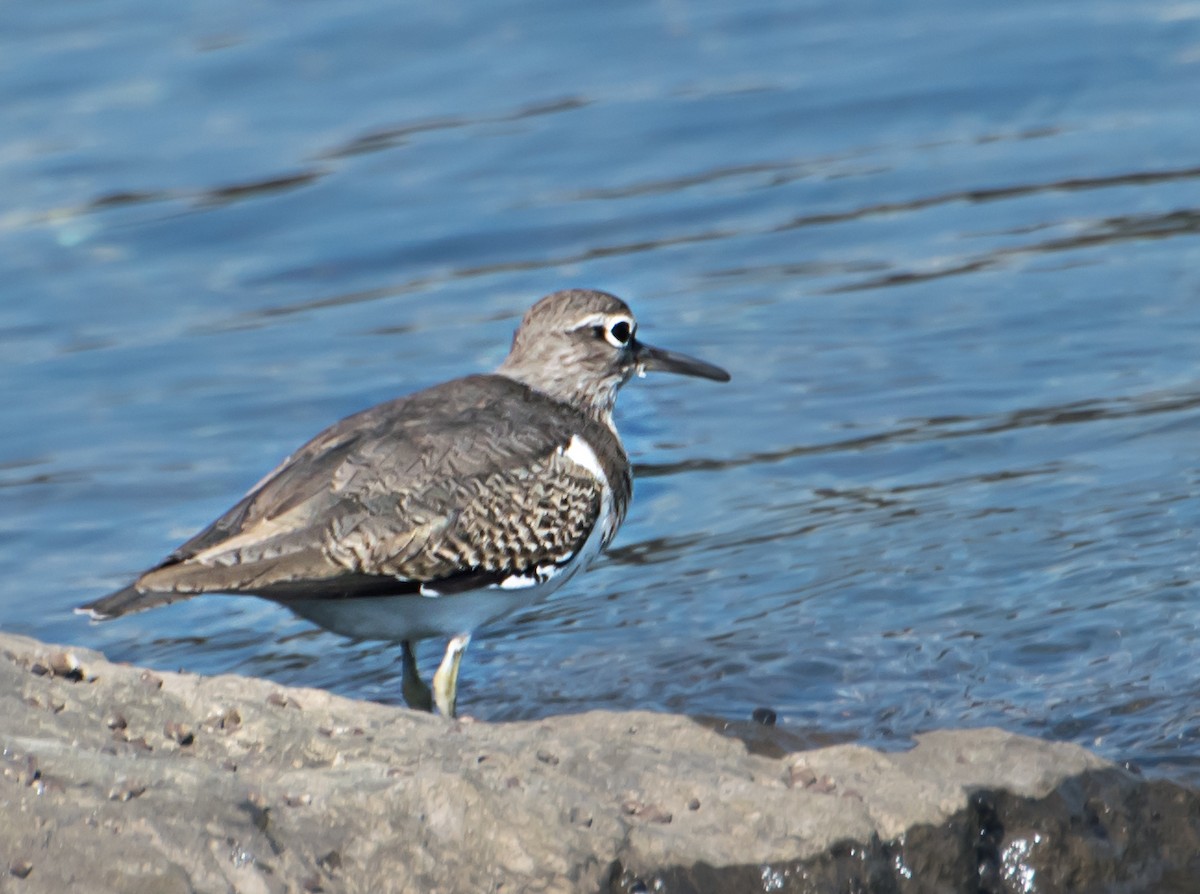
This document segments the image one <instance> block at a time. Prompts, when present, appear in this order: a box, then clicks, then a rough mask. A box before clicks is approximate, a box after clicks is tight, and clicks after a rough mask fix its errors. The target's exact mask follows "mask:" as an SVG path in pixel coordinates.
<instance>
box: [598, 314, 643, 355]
mask: <svg viewBox="0 0 1200 894" xmlns="http://www.w3.org/2000/svg"><path fill="white" fill-rule="evenodd" d="M635 331H636V325H635V324H634V322H633V320H631V319H629V317H616V318H615V319H611V320H609V322H608V324H607V325H606V326H605V327H604V340H605V341H607V342H608V343H609V344H610V345H612V346H613V347H614V348H624V347H626V346H627V345H628V344H629V343H630V342H631V341H633V334H634V332H635Z"/></svg>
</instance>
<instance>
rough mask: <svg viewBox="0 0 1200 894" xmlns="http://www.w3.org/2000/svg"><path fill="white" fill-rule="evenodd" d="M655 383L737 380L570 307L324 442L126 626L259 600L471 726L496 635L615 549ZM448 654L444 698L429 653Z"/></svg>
mask: <svg viewBox="0 0 1200 894" xmlns="http://www.w3.org/2000/svg"><path fill="white" fill-rule="evenodd" d="M647 370H661V371H664V372H673V373H680V374H682V375H688V376H699V377H701V378H705V379H713V380H715V381H719V382H725V381H728V380H729V374H728V373H727V372H725V370H723V369H721V368H719V367H716V366H713V365H712V364H709V363H705V362H704V361H702V360H697V359H695V358H693V357H688V356H685V355H683V354H678V353H675V352H672V351H666V350H663V349H661V348H654V347H650V346H649V345H646V344H644V343H642V342H641V341H639V340H638V338H637V323H636V321H635V320H634V317H633V313H632V312H631V311H630V309H629V307H628V306H627V305H626V304H625V302H623V301H621V300H620V299H619V298H617V297H615V296H613V295H609V294H607V293H605V292H597V291H590V290H583V289H571V290H567V291H561V292H555V293H554V294H552V295H548V296H546V297H545V298H543V299H542V300H541V301H539V302H538V303H537V304H535V305H534V306H533V307H532V308H530V310H529V311H528V312H527V313H526V314H525V318H524V319H523V320H522V322H521V325H520V328H518V329H517V332H516V335H515V336H514V337H513V343H512V350H511V351H510V352H509V355H508V357H507V359H505V361H504V362H503V363H502V364H500V366H499V368H498V369H497V370H496V371H495V372H494V373H492V374H490V375H473V376H467V377H465V378H461V379H454V380H453V381H450V382H446V383H444V384H441V385H435V386H434V387H432V388H428V389H426V390H424V391H419V392H417V393H416V394H411V395H408V396H407V397H400V398H397V399H395V400H391V401H388V402H386V403H382V404H379V405H378V406H375V407H372V408H370V409H368V410H364V411H362V412H360V413H356V414H355V415H353V416H349V417H347V418H346V419H343V420H342V421H341V422H338V423H337V424H335V425H333V426H331V427H330V428H327V429H325V431H323V432H321V433H320V434H319V435H317V436H316V437H315V438H313V439H312V440H311V441H309V442H308V443H307V444H305V445H304V446H303V447H301V448H300V449H299V450H297V451H296V452H295V453H293V454H292V455H291V456H290V457H288V458H287V459H285V460H284V461H283V463H281V464H280V465H279V467H278V468H276V469H275V470H274V471H273V472H271V473H270V474H269V475H267V477H266V478H264V479H263V480H262V481H260V482H259V483H258V484H256V485H255V486H254V487H253V488H252V489H251V490H250V492H249V493H248V494H246V496H244V497H243V498H242V499H241V501H240V502H238V503H237V505H235V506H234V507H233V508H232V509H230V510H229V511H228V512H226V513H225V514H224V515H222V516H221V517H220V518H218V519H217V520H216V521H215V522H213V523H212V524H211V525H209V526H208V527H207V528H205V529H204V530H203V531H201V532H200V533H199V534H197V535H196V536H195V537H193V538H192V539H191V540H188V541H187V542H186V543H184V544H183V545H182V546H180V547H179V548H178V549H176V550H175V551H174V552H173V553H171V554H170V555H169V556H167V558H166V559H164V560H163V561H162V562H161V563H159V564H158V565H155V566H154V567H153V568H150V569H149V570H147V571H145V572H144V573H142V574H141V575H140V576H139V577H138V578H137V580H135V581H134V582H133V583H132V584H131V585H130V586H128V587H125V588H124V589H122V590H118V591H117V592H115V593H112V594H110V595H108V596H105V597H104V598H102V599H98V600H96V601H95V602H91V603H88V604H87V605H84V606H82V607H81V608H79V609H78V611H80V612H83V613H86V614H88V615H90V616H91V617H93V618H95V619H107V618H115V617H118V616H120V615H125V614H129V613H131V612H137V611H142V610H143V609H148V608H154V607H155V606H159V605H166V604H168V603H171V602H175V601H177V600H180V599H187V598H190V597H192V596H197V595H199V594H201V593H231V594H246V595H251V596H260V597H263V598H266V599H271V600H273V601H275V602H278V603H281V604H282V605H284V606H286V607H287V608H289V609H291V610H292V611H293V612H295V613H296V614H297V615H300V616H301V617H303V618H307V619H308V620H310V621H313V622H314V623H316V624H318V625H320V626H321V627H324V628H326V629H327V630H331V631H334V632H336V633H339V634H342V635H343V636H349V637H355V638H360V639H369V640H387V641H392V642H399V643H400V644H401V646H402V658H403V677H402V690H401V691H402V694H403V696H404V698H405V701H406V702H408V704H409V705H411V706H413V707H419V708H423V709H425V710H432V709H433V706H434V704H436V705H437V708H438V710H439V711H440V712H441V713H442V714H444V715H446V716H447V717H453V716H455V709H456V701H457V689H458V669H459V664H460V662H461V660H462V654H463V652H464V650H465V649H466V647H467V645H468V644H469V643H470V640H471V633H472V632H473V631H474V630H476V629H477V628H478V627H480V626H482V625H484V624H487V623H489V622H491V621H495V620H496V619H497V618H500V617H502V616H503V615H506V614H508V613H509V612H511V611H513V610H514V609H516V608H519V607H520V606H523V605H526V604H528V603H530V602H532V601H535V600H537V599H541V598H543V597H544V596H546V595H547V594H549V593H550V592H551V591H553V590H554V589H556V588H558V587H560V586H562V585H563V584H564V583H566V581H567V580H569V579H570V578H571V577H572V576H573V575H574V574H575V573H576V572H578V571H579V569H581V568H583V567H585V566H586V565H587V563H588V562H589V561H591V560H592V559H593V558H595V556H596V554H597V553H599V552H600V550H602V549H603V548H604V547H605V546H607V545H608V543H609V542H610V541H611V540H612V538H613V535H615V534H616V532H617V528H618V526H619V525H620V524H621V522H622V520H623V519H624V518H625V510H626V508H627V507H628V505H629V498H630V495H631V493H632V490H633V479H632V474H631V472H630V466H629V459H628V457H627V456H626V455H625V449H624V447H623V446H622V444H621V439H620V438H619V437H618V435H617V430H616V428H615V427H614V425H613V419H612V411H613V404H614V403H615V401H616V396H617V390H618V389H619V388H620V387H621V386H622V385H624V384H625V383H626V382H627V381H629V379H630V378H631V377H632V376H633V375H634V374H637V375H641V374H643V373H644V372H645V371H647ZM435 636H438V637H440V636H448V637H450V641H449V645H448V646H447V648H446V653H445V657H444V658H443V659H442V662H441V665H440V666H439V667H438V670H437V672H436V673H435V674H434V678H433V690H432V692H430V689H429V687H428V686H426V685H425V684H424V683H423V682H422V681H421V679H420V675H419V674H418V672H417V667H416V661H415V659H414V655H413V651H412V643H413V642H414V641H416V640H420V639H424V638H426V637H435Z"/></svg>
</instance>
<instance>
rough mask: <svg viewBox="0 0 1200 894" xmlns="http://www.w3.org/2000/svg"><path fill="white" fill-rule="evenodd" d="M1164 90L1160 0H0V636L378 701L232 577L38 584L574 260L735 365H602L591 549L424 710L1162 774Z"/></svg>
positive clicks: (498, 346) (1198, 332)
mask: <svg viewBox="0 0 1200 894" xmlns="http://www.w3.org/2000/svg"><path fill="white" fill-rule="evenodd" d="M1198 97H1200V9H1198V8H1197V7H1195V6H1194V5H1187V4H1177V3H1147V2H1144V0H1124V2H1105V3H1091V4H1079V3H1064V2H1044V0H1038V2H1010V3H1004V4H990V5H982V4H975V5H963V4H960V3H950V2H939V0H925V2H917V3H911V4H894V3H859V4H838V3H817V2H804V3H791V4H782V3H777V4H771V3H761V2H759V3H755V2H749V3H738V4H730V3H724V2H717V0H700V2H687V0H673V2H667V0H664V2H660V3H606V4H591V5H584V4H543V3H535V2H526V0H510V2H482V0H472V2H461V3H453V2H451V3H440V4H436V5H434V4H392V3H384V2H380V0H357V2H344V3H338V4H328V3H303V2H300V3H297V2H290V3H275V2H265V0H264V2H256V3H249V4H247V3H241V2H236V3H235V2H231V0H218V2H211V3H207V4H203V5H191V6H188V5H179V4H162V3H155V2H149V0H97V2H93V3H90V4H84V5H81V4H74V3H72V4H68V3H61V2H50V3H41V4H7V5H6V6H5V7H4V9H3V10H2V11H0V196H3V198H2V199H0V394H3V395H4V399H3V400H2V401H0V626H3V628H4V629H6V630H9V631H15V632H20V633H26V634H31V635H34V636H38V637H41V638H43V639H47V640H51V641H58V642H68V643H75V644H79V645H84V646H90V647H94V648H99V649H102V650H104V651H105V652H106V653H107V654H108V655H109V656H110V657H112V658H114V659H118V660H126V661H133V662H139V663H145V664H150V665H153V666H156V667H161V668H171V669H174V668H183V669H186V670H189V671H195V672H203V673H215V672H237V673H248V674H258V675H263V676H266V677H269V678H271V679H274V680H277V681H279V682H282V683H289V684H298V685H306V686H322V687H328V688H330V689H333V690H335V691H338V692H341V693H344V694H348V695H352V696H355V697H361V698H369V699H380V700H384V701H398V700H399V687H398V675H397V666H396V661H397V658H398V652H397V650H396V649H394V648H390V647H381V646H379V645H377V644H364V643H353V642H348V641H346V640H342V639H339V638H338V637H336V636H333V635H331V634H327V633H323V632H320V631H318V630H315V629H313V628H312V627H310V626H309V625H307V624H305V623H303V622H301V621H298V620H296V619H294V618H292V617H291V616H290V615H289V614H288V613H287V612H286V611H284V610H283V609H280V608H277V607H275V606H273V605H271V604H268V603H265V602H260V601H258V600H253V599H237V598H228V597H208V598H203V599H198V600H195V601H193V602H189V603H184V604H180V605H176V606H172V607H170V608H167V609H163V610H160V611H157V612H154V613H150V614H146V615H141V616H137V617H133V618H129V619H125V620H121V621H117V622H112V623H109V624H106V625H89V624H88V623H87V622H86V621H84V620H83V619H80V618H78V617H76V616H74V615H72V614H71V609H72V607H73V606H75V605H76V604H78V603H80V602H82V601H85V600H87V599H91V598H94V597H96V596H98V595H100V594H102V593H103V592H105V591H107V590H109V589H112V588H115V587H118V586H120V585H122V584H124V583H125V582H127V581H128V580H129V578H130V577H131V576H132V575H133V574H134V573H136V572H137V571H138V570H140V569H141V568H143V567H145V566H147V565H149V564H152V563H154V562H156V561H157V560H158V559H159V558H160V557H161V556H162V555H164V554H165V553H166V552H168V551H169V550H170V549H171V548H172V547H173V546H174V545H176V544H177V543H178V542H179V541H181V540H182V539H184V538H185V537H187V536H189V535H190V534H191V533H193V532H194V531H195V530H196V529H198V528H199V527H201V526H202V525H204V524H205V523H207V522H208V521H209V520H210V519H211V518H212V517H214V516H215V515H217V514H218V513H219V512H221V511H223V510H224V509H225V508H226V507H227V506H228V505H230V504H231V503H232V502H233V501H234V500H235V499H236V498H237V497H238V496H240V495H241V493H242V492H244V491H245V490H246V488H248V487H249V486H250V485H251V484H253V483H254V482H255V481H256V480H257V479H258V478H259V477H260V476H261V475H262V474H263V473H264V472H266V471H267V470H268V469H270V468H271V467H272V466H273V465H274V464H275V463H276V462H277V461H278V460H279V459H280V458H282V457H283V456H284V455H285V454H287V453H288V452H289V451H290V450H291V449H292V448H293V447H295V446H296V445H297V444H299V443H300V442H301V441H303V440H305V439H306V438H307V437H309V436H310V435H312V434H313V433H315V432H316V431H317V430H319V429H320V428H322V427H324V426H325V425H327V424H329V423H330V422H333V421H334V420H336V419H338V418H340V417H342V416H344V415H346V414H348V413H350V412H353V411H355V410H358V409H360V408H362V407H365V406H367V405H370V404H372V403H375V402H377V401H380V400H383V399H385V398H388V397H391V396H393V395H395V394H399V393H404V392H407V391H411V390H414V389H416V388H419V387H422V386H425V385H429V384H432V383H434V382H437V381H440V380H443V379H446V378H450V377H452V376H455V375H460V374H463V373H466V372H471V371H476V370H480V369H487V368H490V367H491V366H493V365H495V364H496V363H497V362H499V360H500V359H501V358H502V356H503V354H504V352H505V349H506V347H507V343H508V340H509V338H510V336H511V332H512V329H513V327H514V325H515V323H516V320H517V319H518V318H519V315H520V314H521V312H522V311H523V310H524V309H525V308H526V307H527V306H528V305H529V304H530V303H532V301H533V300H534V299H536V298H537V297H539V296H540V295H542V294H544V293H546V292H549V291H552V290H554V289H556V288H560V287H563V286H567V285H587V286H594V287H599V288H605V289H609V290H611V291H615V292H617V293H618V294H621V295H622V296H624V297H626V298H627V299H628V300H629V301H630V302H631V304H632V305H633V306H634V308H635V310H636V311H637V312H638V313H639V316H640V320H641V323H642V327H641V332H642V334H643V335H644V337H645V339H646V340H647V341H650V342H652V343H657V344H662V345H664V346H667V347H673V348H676V349H679V350H684V351H688V352H689V353H694V354H697V355H699V356H701V357H704V358H706V359H708V360H711V361H713V362H716V363H720V364H722V365H724V366H727V367H728V368H729V369H730V370H731V371H732V373H733V375H734V380H733V382H732V383H730V384H728V385H716V384H713V383H709V382H701V381H692V380H676V379H671V378H668V377H662V378H658V379H647V380H646V381H635V382H634V383H633V384H631V385H630V386H629V388H628V389H627V390H626V392H625V393H624V394H623V395H622V400H621V401H620V406H619V407H618V424H619V425H620V428H621V430H622V432H623V434H624V437H625V440H626V442H627V445H628V447H629V450H630V453H631V456H632V457H633V458H634V460H635V461H636V463H637V469H638V473H639V479H638V483H637V487H636V495H635V500H634V504H633V507H632V510H631V512H630V517H629V520H628V522H627V523H626V525H625V527H624V528H623V529H622V531H621V533H620V535H619V537H618V539H617V542H616V543H615V544H614V547H613V549H612V550H611V551H610V552H609V554H608V555H607V556H606V557H604V558H602V559H601V560H600V562H599V563H598V564H597V566H596V568H595V569H594V570H593V571H592V572H591V573H589V574H587V575H585V576H583V577H582V578H578V579H576V581H574V582H573V583H572V584H571V585H570V586H569V587H568V588H566V589H564V590H563V591H561V592H560V593H559V594H558V595H557V596H556V597H555V598H554V600H553V601H551V602H550V603H548V604H546V605H543V606H540V607H538V608H536V609H534V610H531V611H529V612H527V613H525V614H523V615H521V616H518V617H514V618H512V619H510V620H509V621H506V622H504V623H502V624H499V625H497V626H496V627H495V628H494V629H492V630H489V631H486V632H484V633H482V634H481V635H479V636H477V637H476V639H475V641H474V643H473V644H472V647H471V650H470V652H469V653H468V655H467V659H466V663H465V665H464V678H463V681H462V689H461V696H460V707H461V709H462V710H463V711H464V712H465V713H469V714H473V715H475V716H478V717H483V718H487V719H493V720H503V719H510V718H522V717H537V716H544V715H547V714H556V713H561V712H569V711H580V710H586V709H590V708H598V707H606V708H635V707H638V708H651V709H655V710H666V711H677V712H685V713H692V714H715V715H718V716H722V717H728V718H735V719H743V718H746V717H748V716H749V714H750V712H751V711H752V710H753V709H754V708H755V707H758V706H769V707H772V708H774V709H775V710H776V711H777V712H778V713H779V718H780V723H782V724H784V725H786V726H788V727H790V728H794V729H796V730H801V731H817V732H820V733H821V734H830V735H834V736H837V737H845V738H850V739H853V740H856V741H861V742H864V743H868V744H873V745H887V746H889V747H898V746H900V745H902V744H903V743H904V742H906V741H908V739H909V737H911V736H912V735H913V734H914V733H917V732H920V731H921V730H926V729H931V728H935V727H945V726H976V725H984V724H993V725H999V726H1002V727H1005V728H1006V729H1010V730H1014V731H1018V732H1024V733H1030V734H1034V735H1040V736H1047V737H1055V738H1064V739H1069V740H1072V741H1076V742H1079V743H1082V744H1084V745H1087V746H1089V747H1092V748H1096V749H1097V750H1099V751H1100V752H1101V753H1102V754H1104V755H1106V756H1108V757H1111V758H1113V759H1117V760H1128V761H1133V762H1135V763H1137V764H1139V765H1141V766H1143V767H1144V768H1146V769H1148V770H1149V771H1151V772H1153V773H1156V774H1160V775H1166V776H1169V777H1171V778H1176V779H1181V780H1185V781H1189V782H1192V783H1197V782H1200V707H1198V705H1200V662H1197V660H1196V659H1197V654H1198V652H1200V587H1198V578H1200V559H1198V558H1197V531H1198V528H1200V500H1198V496H1200V362H1198V360H1200V115H1198V114H1197V111H1196V109H1197V98H1198ZM439 651H440V645H434V644H425V646H424V648H423V649H422V651H421V653H420V655H421V660H422V665H423V667H424V668H425V670H426V671H427V672H429V671H431V670H432V667H433V665H434V664H435V663H436V660H437V657H438V655H437V653H438V652H439Z"/></svg>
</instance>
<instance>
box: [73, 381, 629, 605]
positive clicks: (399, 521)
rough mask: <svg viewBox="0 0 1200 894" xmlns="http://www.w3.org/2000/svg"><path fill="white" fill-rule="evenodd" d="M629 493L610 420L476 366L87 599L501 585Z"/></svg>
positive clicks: (385, 412)
mask: <svg viewBox="0 0 1200 894" xmlns="http://www.w3.org/2000/svg"><path fill="white" fill-rule="evenodd" d="M581 457H582V459H581ZM606 489H607V491H606ZM631 489H632V482H631V479H630V476H629V473H628V464H627V462H626V460H625V455H624V450H623V448H622V446H621V444H620V441H619V439H618V438H617V436H616V434H615V432H614V431H613V430H612V429H611V428H609V427H608V426H607V425H606V424H604V423H603V422H601V421H599V420H597V419H595V418H593V417H592V416H590V415H588V414H586V413H583V412H580V411H578V410H576V409H574V408H572V407H571V406H569V405H567V404H564V403H559V402H556V401H554V400H552V399H550V398H548V397H547V396H545V395H544V394H541V393H540V392H538V391H535V390H533V389H531V388H529V387H527V386H526V385H523V384H521V383H518V382H516V381H513V380H511V379H509V378H506V377H504V376H501V375H482V376H470V377H467V378H464V379H457V380H455V381H452V382H447V383H445V384H442V385H438V386H435V387H433V388H429V389H427V390H425V391H421V392H418V393H416V394H412V395H409V396H406V397H402V398H398V399H396V400H392V401H388V402H386V403H383V404H379V405H378V406H375V407H372V408H370V409H368V410H364V411H362V412H360V413H357V414H355V415H353V416H350V417H347V418H346V419H343V420H342V421H341V422H339V423H337V424H336V425H333V426H331V427H330V428H328V429H326V430H325V431H323V432H321V433H320V434H319V435H317V436H316V437H315V438H313V439H312V440H311V441H309V442H308V443H307V444H305V445H304V446H303V447H301V448H300V449H299V450H297V451H296V452H295V453H294V454H292V455H291V456H290V457H288V458H287V459H286V460H284V462H283V463H281V464H280V465H279V466H278V467H277V468H276V469H275V470H274V471H272V472H271V473H270V474H269V475H267V477H266V478H264V479H263V480H262V481H261V482H259V483H258V484H257V485H256V486H255V487H254V488H253V489H252V490H251V491H250V492H249V493H248V494H247V495H246V496H245V497H244V498H243V499H242V500H241V501H239V502H238V503H237V504H236V505H235V506H233V507H232V508H231V509H230V510H229V511H228V512H226V513H225V514H224V515H222V516H221V517H220V518H219V519H217V520H216V521H215V522H213V524H211V525H209V526H208V527H207V528H205V529H204V530H203V531H201V532H200V533H199V534H197V535H196V536H195V537H193V538H191V539H190V540H188V541H187V542H186V543H184V544H183V545H181V546H180V547H179V548H178V549H177V550H175V551H174V552H173V553H172V554H171V555H170V556H169V557H168V558H167V559H166V560H165V561H164V562H163V563H162V564H160V565H158V566H156V567H155V568H152V569H150V570H149V571H147V572H146V573H144V574H143V575H142V576H141V577H139V578H138V580H137V581H136V582H135V583H134V584H133V585H132V586H131V587H129V588H126V589H125V590H122V591H119V592H118V593H115V594H112V595H111V596H109V597H105V598H104V599H101V600H98V601H97V602H95V603H92V604H91V605H89V606H85V609H86V610H90V611H91V612H92V614H93V615H96V616H101V617H111V616H115V615H118V614H125V613H128V612H130V611H137V610H140V609H142V608H149V607H152V606H154V605H159V604H163V603H166V602H170V601H174V600H176V599H179V598H184V597H187V596H191V595H195V594H198V593H214V592H224V593H248V594H253V595H259V596H266V597H268V598H272V599H276V600H278V601H281V602H285V603H286V602H287V601H288V600H289V599H311V598H322V599H323V598H342V597H345V598H352V597H368V596H371V595H391V596H395V595H403V594H404V593H412V594H414V595H415V594H417V593H420V592H421V591H422V587H424V588H425V591H426V592H439V593H446V592H454V590H455V588H459V589H470V588H476V587H479V586H483V585H487V584H496V583H500V582H503V581H505V580H508V579H510V578H512V577H513V576H514V575H523V574H528V573H530V572H531V571H532V570H534V569H537V568H538V567H539V566H550V565H553V564H555V563H563V562H567V561H568V560H569V559H570V558H571V557H572V555H573V554H574V553H575V552H576V551H578V550H579V549H580V548H581V547H582V546H583V544H584V543H585V541H587V538H588V535H589V533H590V532H591V530H592V528H593V527H594V525H596V524H597V522H598V520H599V521H600V522H601V523H606V527H607V528H608V530H606V531H605V532H604V540H605V541H607V539H609V538H611V536H612V533H614V532H615V529H616V526H617V524H619V523H620V521H621V519H622V518H623V517H624V514H625V509H626V506H627V505H628V501H629V497H630V492H631ZM606 499H607V505H605V501H606ZM606 509H607V511H608V514H609V516H610V518H609V519H607V521H605V520H604V519H601V518H600V517H601V514H602V512H604V511H605V510H606Z"/></svg>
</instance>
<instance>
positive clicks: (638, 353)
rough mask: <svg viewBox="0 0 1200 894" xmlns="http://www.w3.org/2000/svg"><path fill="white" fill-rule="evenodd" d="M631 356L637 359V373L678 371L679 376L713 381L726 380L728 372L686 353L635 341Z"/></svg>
mask: <svg viewBox="0 0 1200 894" xmlns="http://www.w3.org/2000/svg"><path fill="white" fill-rule="evenodd" d="M632 347H633V356H634V359H635V360H636V361H637V371H638V375H639V376H640V375H642V374H643V373H644V372H647V371H650V370H657V371H659V372H669V373H678V374H679V375H681V376H697V377H698V378H701V379H712V380H713V381H714V382H728V381H729V373H727V372H725V370H723V369H721V367H719V366H713V365H712V364H711V363H705V362H704V361H703V360H697V359H696V358H695V357H689V356H688V355H687V354H677V353H676V352H675V351H668V350H665V349H663V348H654V347H651V346H650V345H647V344H643V343H642V342H640V341H635V342H634V343H633V345H632Z"/></svg>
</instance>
